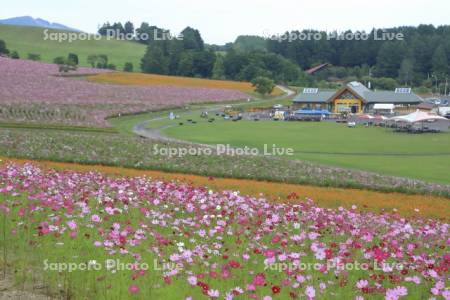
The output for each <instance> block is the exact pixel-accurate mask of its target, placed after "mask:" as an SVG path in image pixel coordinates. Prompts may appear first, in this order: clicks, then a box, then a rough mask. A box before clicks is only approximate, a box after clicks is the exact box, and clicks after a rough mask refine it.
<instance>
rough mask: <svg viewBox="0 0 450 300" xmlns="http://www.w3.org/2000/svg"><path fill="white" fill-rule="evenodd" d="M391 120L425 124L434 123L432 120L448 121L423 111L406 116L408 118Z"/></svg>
mask: <svg viewBox="0 0 450 300" xmlns="http://www.w3.org/2000/svg"><path fill="white" fill-rule="evenodd" d="M390 120H392V121H396V122H406V123H417V122H425V121H432V120H446V121H448V119H446V118H444V117H441V116H437V115H434V114H430V113H427V112H423V111H419V110H418V111H416V112H413V113H412V114H409V115H406V116H399V117H393V118H391V119H390Z"/></svg>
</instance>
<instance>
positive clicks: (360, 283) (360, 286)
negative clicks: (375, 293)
mask: <svg viewBox="0 0 450 300" xmlns="http://www.w3.org/2000/svg"><path fill="white" fill-rule="evenodd" d="M368 285H369V282H368V281H367V280H364V279H361V280H359V281H358V282H357V283H356V287H357V288H358V289H363V288H365V287H367V286H368Z"/></svg>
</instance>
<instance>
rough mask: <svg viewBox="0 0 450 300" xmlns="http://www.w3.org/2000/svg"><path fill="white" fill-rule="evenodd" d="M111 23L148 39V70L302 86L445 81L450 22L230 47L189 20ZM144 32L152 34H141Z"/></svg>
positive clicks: (244, 40)
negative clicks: (175, 27) (317, 69)
mask: <svg viewBox="0 0 450 300" xmlns="http://www.w3.org/2000/svg"><path fill="white" fill-rule="evenodd" d="M106 29H115V30H118V31H120V32H123V33H130V32H132V33H133V34H135V36H136V41H137V42H140V43H144V44H147V45H148V48H147V51H146V53H145V56H144V57H143V58H142V64H141V67H142V70H143V71H144V72H149V73H157V74H168V75H179V76H191V77H203V78H216V79H232V80H252V79H254V78H257V77H261V76H263V77H269V78H271V79H273V80H275V81H276V82H280V83H290V84H300V85H305V84H308V85H315V84H317V83H318V82H319V81H321V80H327V81H330V80H331V81H333V80H335V81H339V80H350V79H357V80H364V79H367V77H371V78H378V79H373V81H375V82H380V87H384V86H389V87H391V86H395V85H397V84H402V85H409V86H427V87H432V86H435V83H436V81H437V82H438V83H439V82H440V83H442V82H444V81H445V77H446V76H447V74H448V73H449V65H450V26H440V27H434V26H432V25H420V26H418V27H398V28H391V29H385V30H383V31H381V30H378V31H375V30H373V31H371V32H367V33H366V32H351V31H347V32H344V33H341V34H338V33H331V34H330V33H326V32H320V31H302V32H300V31H292V32H286V36H289V35H290V36H294V37H300V36H302V34H303V36H306V35H308V36H310V37H311V38H309V39H301V38H297V39H291V40H290V39H288V38H280V37H278V38H277V37H274V38H267V39H264V38H262V37H257V36H240V37H238V39H237V40H236V42H234V43H229V44H227V45H225V46H217V45H207V44H205V43H204V41H203V39H202V37H201V34H200V32H199V31H198V30H196V29H193V28H190V27H187V28H186V29H184V30H183V31H182V32H181V35H180V36H178V35H177V36H172V35H171V33H170V31H168V30H164V29H161V28H158V27H157V26H150V25H149V24H148V23H142V24H141V26H140V27H138V28H136V29H134V26H133V24H132V23H130V22H127V23H126V24H125V25H122V24H121V23H114V24H112V25H111V24H109V23H107V24H105V25H104V26H103V27H102V28H100V30H99V33H100V34H105V30H106ZM143 34H144V35H145V34H146V37H147V39H142V38H140V37H142V36H143ZM362 34H363V35H362ZM386 34H388V35H389V36H387V37H388V38H389V37H393V36H394V35H396V37H398V34H400V35H401V36H402V39H394V40H389V39H386V36H383V35H386ZM318 36H321V38H317V37H318ZM349 36H354V37H356V38H353V39H351V38H350V39H349V38H348V37H349ZM361 36H363V37H364V38H363V39H361V38H360V37H361ZM346 37H347V38H346ZM358 37H359V38H358ZM320 63H330V64H331V65H332V66H333V67H331V68H329V69H328V70H326V71H324V72H322V73H321V74H319V75H317V76H315V77H310V76H308V75H305V74H304V72H301V69H303V70H305V69H308V68H310V67H312V66H315V65H317V64H320Z"/></svg>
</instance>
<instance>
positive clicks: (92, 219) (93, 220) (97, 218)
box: [91, 215, 101, 223]
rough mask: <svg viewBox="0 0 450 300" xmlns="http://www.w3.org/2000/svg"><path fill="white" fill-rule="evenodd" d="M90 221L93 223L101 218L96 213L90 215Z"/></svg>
mask: <svg viewBox="0 0 450 300" xmlns="http://www.w3.org/2000/svg"><path fill="white" fill-rule="evenodd" d="M91 221H92V222H94V223H99V222H100V221H101V218H100V217H99V216H98V215H92V217H91Z"/></svg>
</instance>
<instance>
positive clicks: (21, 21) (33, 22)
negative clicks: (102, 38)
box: [0, 16, 80, 31]
mask: <svg viewBox="0 0 450 300" xmlns="http://www.w3.org/2000/svg"><path fill="white" fill-rule="evenodd" d="M0 24H5V25H15V26H34V27H42V28H51V29H61V30H69V31H80V30H78V29H74V28H70V27H68V26H65V25H62V24H58V23H50V22H49V21H46V20H43V19H39V18H37V19H35V18H33V17H30V16H24V17H16V18H10V19H4V20H0Z"/></svg>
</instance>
